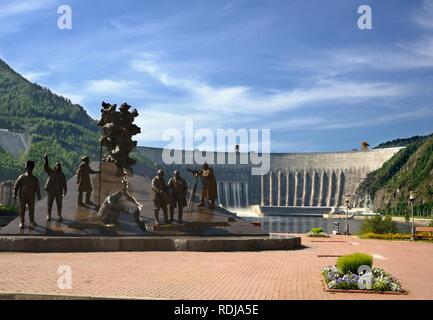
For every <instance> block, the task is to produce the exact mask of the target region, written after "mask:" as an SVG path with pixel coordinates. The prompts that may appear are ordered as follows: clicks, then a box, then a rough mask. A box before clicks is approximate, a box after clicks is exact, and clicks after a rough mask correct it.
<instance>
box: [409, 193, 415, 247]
mask: <svg viewBox="0 0 433 320" xmlns="http://www.w3.org/2000/svg"><path fill="white" fill-rule="evenodd" d="M409 200H410V211H411V214H412V236H411V238H410V239H411V240H415V221H414V216H413V201H414V200H415V193H414V192H413V191H410V192H409Z"/></svg>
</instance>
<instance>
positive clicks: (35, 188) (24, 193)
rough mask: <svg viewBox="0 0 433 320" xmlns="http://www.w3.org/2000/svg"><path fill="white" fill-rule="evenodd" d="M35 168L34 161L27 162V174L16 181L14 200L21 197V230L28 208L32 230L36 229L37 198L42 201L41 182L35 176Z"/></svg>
mask: <svg viewBox="0 0 433 320" xmlns="http://www.w3.org/2000/svg"><path fill="white" fill-rule="evenodd" d="M34 168H35V162H34V161H31V160H29V161H27V165H26V168H25V170H26V172H25V173H23V174H22V175H20V176H19V177H18V179H17V181H15V185H14V199H17V198H18V197H19V205H20V210H19V211H20V220H21V221H20V228H21V229H22V228H24V220H25V213H26V207H28V208H29V218H30V229H34V228H35V227H36V223H35V198H36V196H37V197H38V200H41V191H40V188H39V181H38V178H36V177H35V176H34V175H33V169H34Z"/></svg>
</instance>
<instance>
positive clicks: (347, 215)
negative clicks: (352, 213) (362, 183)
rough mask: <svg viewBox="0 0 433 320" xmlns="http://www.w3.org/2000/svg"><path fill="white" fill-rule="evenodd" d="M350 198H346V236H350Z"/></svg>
mask: <svg viewBox="0 0 433 320" xmlns="http://www.w3.org/2000/svg"><path fill="white" fill-rule="evenodd" d="M349 201H350V200H349V196H346V232H345V235H349Z"/></svg>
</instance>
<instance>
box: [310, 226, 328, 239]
mask: <svg viewBox="0 0 433 320" xmlns="http://www.w3.org/2000/svg"><path fill="white" fill-rule="evenodd" d="M305 235H306V236H307V237H312V238H328V237H329V235H328V234H327V233H325V232H324V231H323V229H322V228H312V229H311V230H310V231H309V232H308V233H306V234H305Z"/></svg>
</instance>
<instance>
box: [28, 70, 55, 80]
mask: <svg viewBox="0 0 433 320" xmlns="http://www.w3.org/2000/svg"><path fill="white" fill-rule="evenodd" d="M49 74H50V73H49V72H44V71H28V72H23V73H22V76H23V77H24V78H26V79H27V80H29V81H30V82H37V81H39V80H41V79H43V78H45V77H47V76H48V75H49Z"/></svg>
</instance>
